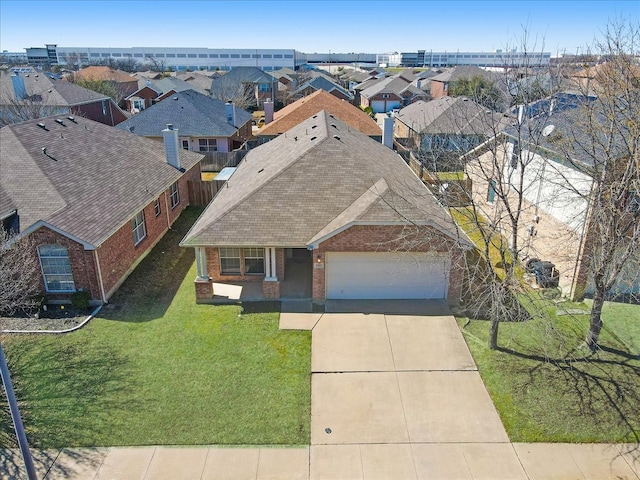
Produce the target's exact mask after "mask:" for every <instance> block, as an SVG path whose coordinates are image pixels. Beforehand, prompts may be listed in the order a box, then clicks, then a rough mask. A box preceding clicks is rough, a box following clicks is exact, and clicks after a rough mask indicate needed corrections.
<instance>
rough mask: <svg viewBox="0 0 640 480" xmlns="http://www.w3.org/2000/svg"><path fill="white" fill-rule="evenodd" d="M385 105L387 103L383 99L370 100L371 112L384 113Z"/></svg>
mask: <svg viewBox="0 0 640 480" xmlns="http://www.w3.org/2000/svg"><path fill="white" fill-rule="evenodd" d="M386 107H387V105H386V103H385V101H384V100H374V101H373V102H371V110H373V113H384V112H385V111H386Z"/></svg>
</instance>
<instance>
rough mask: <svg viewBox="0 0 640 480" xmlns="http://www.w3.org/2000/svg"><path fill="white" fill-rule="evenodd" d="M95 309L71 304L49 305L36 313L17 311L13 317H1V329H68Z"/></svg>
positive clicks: (79, 322) (76, 324) (80, 321)
mask: <svg viewBox="0 0 640 480" xmlns="http://www.w3.org/2000/svg"><path fill="white" fill-rule="evenodd" d="M92 311H93V310H77V309H74V308H73V307H71V306H66V305H65V306H64V308H61V307H60V306H59V305H53V306H49V307H48V308H47V310H46V311H44V310H41V311H40V314H39V315H38V316H37V317H36V316H35V314H32V315H30V316H29V315H27V314H25V313H22V312H20V313H18V312H17V313H15V314H14V316H12V317H0V331H3V330H28V331H40V330H53V331H62V330H68V329H70V328H73V327H77V326H78V325H80V324H81V323H82V322H83V321H84V320H85V319H86V318H87V317H88V316H89V315H91V312H92Z"/></svg>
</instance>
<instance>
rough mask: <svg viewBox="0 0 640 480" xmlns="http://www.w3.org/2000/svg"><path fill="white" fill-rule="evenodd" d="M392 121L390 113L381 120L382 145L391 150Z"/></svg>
mask: <svg viewBox="0 0 640 480" xmlns="http://www.w3.org/2000/svg"><path fill="white" fill-rule="evenodd" d="M393 120H394V118H393V117H392V116H391V114H390V113H387V115H386V117H384V118H383V119H382V144H383V145H384V146H385V147H389V148H390V149H392V150H393Z"/></svg>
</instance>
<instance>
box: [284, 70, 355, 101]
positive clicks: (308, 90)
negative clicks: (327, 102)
mask: <svg viewBox="0 0 640 480" xmlns="http://www.w3.org/2000/svg"><path fill="white" fill-rule="evenodd" d="M318 90H324V91H325V92H328V93H330V94H331V95H333V96H334V97H336V98H339V99H340V100H346V101H348V102H352V101H353V95H352V94H351V93H349V92H348V91H347V90H345V89H344V88H342V87H341V86H340V85H338V84H337V83H335V82H333V81H331V80H328V79H327V78H326V77H325V76H317V77H315V78H312V79H311V80H309V81H308V82H305V83H303V84H302V85H300V86H299V87H298V88H297V89H296V90H294V91H293V92H292V95H294V96H296V95H297V96H300V97H306V96H308V95H311V94H312V93H314V92H317V91H318Z"/></svg>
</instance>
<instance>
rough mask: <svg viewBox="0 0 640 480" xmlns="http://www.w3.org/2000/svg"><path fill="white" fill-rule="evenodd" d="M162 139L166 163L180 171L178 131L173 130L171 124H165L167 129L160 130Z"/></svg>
mask: <svg viewBox="0 0 640 480" xmlns="http://www.w3.org/2000/svg"><path fill="white" fill-rule="evenodd" d="M162 137H163V138H164V151H165V154H166V156H167V163H168V164H169V165H171V166H172V167H175V168H177V169H178V170H180V168H181V167H180V148H179V146H178V129H174V128H173V125H172V124H171V123H167V128H165V129H164V130H162Z"/></svg>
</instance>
